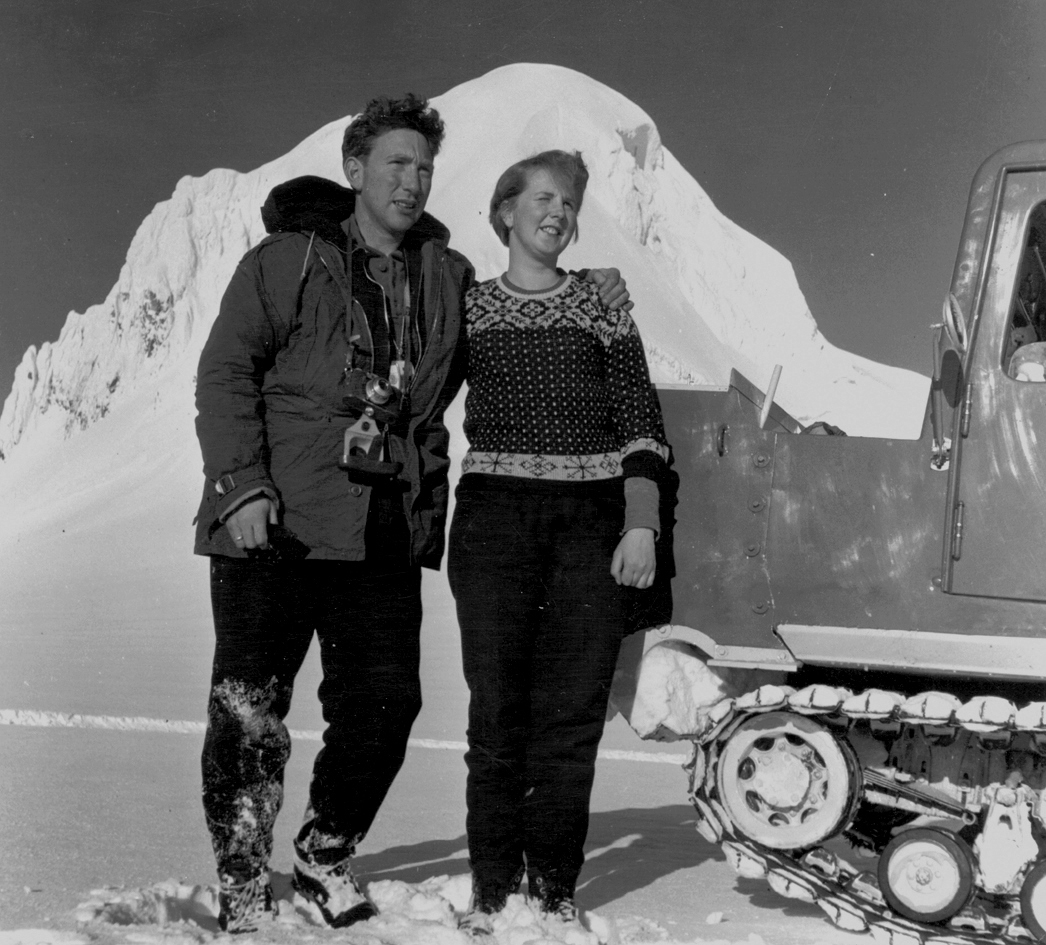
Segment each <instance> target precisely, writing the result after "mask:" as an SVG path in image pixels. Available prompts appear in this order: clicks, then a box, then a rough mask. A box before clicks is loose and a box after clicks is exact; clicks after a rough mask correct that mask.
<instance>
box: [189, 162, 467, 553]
mask: <svg viewBox="0 0 1046 945" xmlns="http://www.w3.org/2000/svg"><path fill="white" fill-rule="evenodd" d="M354 203H355V195H354V194H353V192H352V191H351V190H348V189H346V188H344V187H340V186H338V185H337V184H335V183H333V182H331V181H328V180H325V179H322V178H317V177H303V178H297V179H295V180H293V181H289V182H288V183H286V184H283V185H281V186H279V187H277V188H275V189H274V190H273V192H272V193H271V194H270V195H269V198H268V200H267V201H266V203H265V206H264V208H263V210H262V218H263V220H264V222H265V224H266V229H267V230H268V231H269V233H270V234H272V235H270V236H268V237H266V239H265V240H263V241H262V242H261V243H260V244H259V245H258V246H257V247H255V248H254V249H252V250H251V251H250V252H248V253H247V255H246V256H244V257H243V259H242V260H241V261H240V263H239V265H238V266H237V269H236V273H235V274H234V275H233V277H232V280H231V282H230V283H229V286H228V288H227V289H226V291H225V295H224V297H223V299H222V304H221V309H220V311H219V314H218V317H217V319H216V320H215V323H214V326H213V328H212V329H211V334H210V337H209V338H208V340H207V343H206V345H205V346H204V349H203V353H202V355H201V357H200V366H199V371H198V375H197V386H196V406H197V410H198V416H197V420H196V431H197V435H198V437H199V440H200V447H201V450H202V452H203V463H204V475H205V476H206V477H207V482H206V484H205V486H204V491H203V500H202V502H201V503H200V510H199V515H198V518H197V530H196V548H195V550H196V553H197V554H203V555H210V554H221V555H230V556H235V557H243V556H244V555H245V552H244V551H241V550H239V549H237V548H236V546H235V545H234V544H233V542H232V539H231V537H230V535H229V533H228V529H227V528H226V527H225V526H224V525H223V524H222V521H223V519H224V518H225V517H226V516H227V515H228V514H229V513H230V512H231V511H233V510H234V509H235V508H236V507H237V506H238V505H240V504H241V503H242V502H243V501H244V497H245V496H249V495H252V494H255V493H258V492H263V493H266V494H268V495H270V496H272V497H274V498H276V499H277V501H278V502H279V509H280V513H279V514H280V526H281V528H280V529H279V530H278V534H279V535H280V536H282V537H284V538H289V537H293V539H295V540H296V541H297V542H301V543H302V545H300V546H297V547H301V548H302V552H304V549H305V548H307V549H308V557H309V558H326V559H335V560H346V561H359V560H362V559H363V558H364V557H365V553H366V549H365V547H364V532H365V527H366V522H367V512H368V507H369V503H370V497H371V491H372V487H371V486H369V485H363V484H359V483H354V482H352V481H350V479H349V477H348V474H347V473H346V472H345V471H344V470H342V469H340V468H339V466H338V460H339V459H340V458H341V453H342V444H343V436H344V432H345V428H346V427H347V426H348V425H349V424H351V423H352V421H353V420H354V419H355V417H354V415H353V414H352V413H351V411H350V410H349V409H347V408H346V406H345V403H344V400H343V398H344V394H345V390H344V387H343V385H342V384H341V381H342V377H343V372H344V368H345V365H346V355H347V353H348V351H349V336H350V331H349V330H348V329H347V322H346V312H347V306H348V300H349V298H350V297H351V298H352V305H353V309H354V315H355V317H354V318H353V319H352V326H353V327H352V332H354V333H355V334H356V335H359V336H361V337H358V338H357V344H358V345H360V347H361V349H362V352H363V354H364V355H365V356H369V355H371V354H374V355H376V360H377V361H378V362H379V363H380V362H381V361H382V357H381V355H382V352H383V350H384V349H383V347H382V346H383V344H385V343H386V341H385V339H384V338H383V337H381V336H376V337H375V336H374V335H375V334H376V333H375V332H372V331H370V330H369V328H368V322H367V319H366V317H365V316H364V315H363V311H364V309H367V310H369V311H370V313H371V324H372V325H373V324H374V320H375V317H377V324H378V325H379V326H380V325H383V324H384V318H385V316H384V313H383V311H382V307H384V306H385V299H384V296H383V294H382V292H381V290H380V287H378V286H377V285H376V284H375V283H374V282H373V280H371V279H368V277H367V274H366V271H365V267H364V257H365V255H366V252H367V251H366V250H365V249H364V248H363V247H361V246H359V245H357V244H356V243H355V242H352V241H350V239H349V225H348V224H349V221H348V218H349V216H350V215H351V214H352V211H353V207H354ZM448 239H449V233H448V231H447V229H446V228H445V227H444V226H443V225H442V224H441V223H439V222H438V221H437V220H436V219H435V218H433V217H432V216H430V215H429V214H427V213H426V214H422V217H421V219H420V220H419V221H418V222H417V223H416V224H415V225H414V226H413V227H412V228H411V229H410V230H409V231H408V232H407V234H406V236H405V237H404V240H403V243H402V244H401V250H402V251H403V253H404V256H405V257H406V260H407V272H408V277H409V284H410V298H411V300H412V301H411V310H412V312H413V313H414V314H415V315H416V329H417V332H418V335H419V336H420V337H419V339H418V340H419V342H420V345H421V350H420V353H419V354H418V355H417V358H416V373H415V375H414V378H413V381H412V382H411V385H410V388H409V397H408V403H409V416H408V419H407V422H406V423H404V424H401V425H400V427H399V429H398V430H397V431H396V432H394V433H392V434H391V435H390V437H389V451H390V458H391V459H393V460H398V461H399V462H402V463H403V472H402V473H401V474H400V479H401V481H402V489H403V491H402V498H403V507H404V510H405V512H406V513H407V517H408V521H409V524H410V530H411V557H412V560H413V561H414V563H416V564H421V565H423V566H426V567H432V568H438V567H439V562H440V559H441V557H442V554H443V543H444V525H445V522H446V516H447V497H448V481H447V474H448V467H449V465H450V460H449V458H448V455H447V448H448V441H449V435H448V433H447V429H446V427H445V426H444V424H443V414H444V411H445V410H446V408H447V406H448V405H449V404H450V402H451V401H452V400H453V399H454V397H455V395H456V394H457V393H458V390H459V389H460V387H461V384H462V382H463V380H464V376H465V365H466V354H465V343H464V330H463V323H464V319H463V311H464V302H465V293H466V291H467V290H468V287H469V286H470V285H471V284H472V282H473V280H474V272H473V269H472V266H471V264H470V263H469V262H468V260H467V259H465V257H464V256H462V255H460V254H459V253H456V252H454V251H453V250H451V249H449V248H448V246H447V241H448ZM350 247H351V250H350ZM349 260H352V268H351V270H348V269H347V268H346V266H347V262H348V261H349ZM375 307H376V308H377V315H376V313H375V311H374V309H375ZM385 311H387V309H385ZM361 325H362V326H363V330H362V332H361V331H360V330H359V329H360V326H361ZM368 335H371V336H372V337H368ZM415 350H417V349H415ZM386 363H387V352H386Z"/></svg>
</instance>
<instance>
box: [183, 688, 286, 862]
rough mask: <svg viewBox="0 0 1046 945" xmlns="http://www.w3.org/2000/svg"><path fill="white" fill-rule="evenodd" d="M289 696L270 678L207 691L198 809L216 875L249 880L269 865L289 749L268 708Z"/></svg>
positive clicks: (279, 722) (282, 728) (280, 725)
mask: <svg viewBox="0 0 1046 945" xmlns="http://www.w3.org/2000/svg"><path fill="white" fill-rule="evenodd" d="M288 698H289V694H287V693H283V692H281V691H280V687H279V686H278V684H277V681H276V679H275V677H273V678H272V679H271V680H270V681H269V683H268V684H267V685H266V686H264V687H261V688H259V687H257V686H252V685H250V684H247V683H244V682H242V681H239V680H234V679H229V678H226V679H224V680H222V682H220V683H218V684H217V685H215V686H213V687H212V689H211V696H210V701H209V703H208V707H207V735H206V737H205V739H204V745H203V759H202V762H203V807H204V815H205V817H206V819H207V829H208V830H209V831H210V834H211V844H212V846H213V848H214V855H215V858H216V860H217V863H218V872H219V874H226V875H228V876H232V877H236V878H238V879H241V880H247V879H250V878H252V877H254V876H257V875H259V874H260V873H261V872H262V871H264V870H265V869H266V867H267V866H268V863H269V857H270V856H271V854H272V830H273V824H274V823H275V821H276V815H277V814H278V813H279V810H280V806H281V805H282V803H283V770H284V767H285V766H286V764H287V759H288V758H289V757H290V750H291V739H290V733H289V732H288V731H287V728H286V726H285V725H284V724H283V722H282V720H281V718H280V716H279V714H278V713H277V712H275V711H274V709H273V706H274V704H275V703H277V702H278V701H282V702H286V701H287V699H288Z"/></svg>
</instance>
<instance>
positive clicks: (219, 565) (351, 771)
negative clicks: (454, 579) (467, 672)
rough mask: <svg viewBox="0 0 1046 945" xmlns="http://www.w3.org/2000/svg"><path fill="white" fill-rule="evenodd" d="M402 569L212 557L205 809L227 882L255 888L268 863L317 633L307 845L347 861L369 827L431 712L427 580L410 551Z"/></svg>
mask: <svg viewBox="0 0 1046 945" xmlns="http://www.w3.org/2000/svg"><path fill="white" fill-rule="evenodd" d="M400 547H401V548H403V546H402V545H400ZM399 560H400V561H402V562H403V563H397V562H395V561H391V560H388V559H386V560H378V561H373V560H372V561H368V562H350V561H311V560H305V561H301V560H299V561H271V560H266V559H265V558H264V557H260V558H257V559H241V558H224V557H217V556H216V557H213V558H212V559H211V601H212V606H213V611H214V622H215V633H216V644H215V652H214V665H213V671H212V676H211V694H210V700H209V703H208V713H207V716H208V717H207V735H206V738H205V740H204V748H203V805H204V813H205V815H206V818H207V826H208V829H209V830H210V833H211V840H212V844H213V846H214V852H215V856H216V858H217V862H218V871H219V873H225V874H228V875H230V876H233V877H242V878H247V877H250V876H254V875H257V874H258V873H260V872H261V871H262V870H264V869H265V868H266V867H267V865H268V862H269V857H270V855H271V853H272V830H273V823H274V821H275V819H276V815H277V813H278V812H279V809H280V805H281V803H282V801H283V771H284V767H285V766H286V763H287V759H288V757H289V755H290V748H291V741H290V735H289V734H288V731H287V728H286V727H285V725H284V724H283V720H284V718H285V717H286V715H287V712H288V710H289V709H290V702H291V692H292V688H293V685H294V677H295V675H296V674H297V672H298V670H299V668H300V667H301V665H302V662H303V660H304V659H305V654H306V652H307V651H308V648H309V644H310V642H311V640H312V636H313V633H315V634H316V635H317V637H318V638H319V645H320V659H321V663H322V667H323V681H322V683H321V685H320V688H319V697H320V702H321V704H322V706H323V719H324V721H325V722H326V724H327V727H326V730H325V732H324V734H323V748H322V749H321V750H320V752H319V754H318V755H317V756H316V761H315V765H314V767H313V773H312V782H311V785H310V788H309V810H308V811H307V813H306V821H307V823H306V828H307V829H306V831H305V832H306V833H308V834H309V836H308V846H309V849H330V850H335V849H342V850H344V851H345V855H346V856H348V855H349V854H351V853H352V852H353V849H354V848H355V845H356V844H357V843H358V842H359V840H360V839H361V838H362V837H363V835H364V834H365V833H366V832H367V830H368V828H369V827H370V825H371V822H372V821H373V820H374V816H375V814H376V813H377V811H378V808H379V806H380V805H381V802H382V800H383V799H384V798H385V795H386V793H387V792H388V789H389V787H390V785H391V784H392V781H393V779H394V778H395V776H396V773H397V772H398V771H399V769H400V766H401V765H402V763H403V758H404V754H405V752H406V747H407V738H408V736H409V734H410V728H411V725H412V723H413V722H414V719H415V718H416V717H417V714H418V712H419V711H420V709H421V686H420V682H419V679H418V668H419V629H420V626H421V596H420V588H421V575H420V571H419V569H418V568H417V567H415V566H412V565H408V564H406V563H405V562H406V552H405V550H404V553H403V555H402V557H401V558H400V559H399ZM310 822H311V828H310V827H309V823H310Z"/></svg>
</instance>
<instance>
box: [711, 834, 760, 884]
mask: <svg viewBox="0 0 1046 945" xmlns="http://www.w3.org/2000/svg"><path fill="white" fill-rule="evenodd" d="M722 850H723V853H725V854H726V861H727V863H729V864H730V865H731V866H732V867H733V870H734V872H735V873H737V875H738V876H743V877H744V878H745V879H762V878H763V877H764V876H766V873H767V865H766V860H764V859H763V858H762V857H761V856H760V855H759V854H758V853H754V852H752V851H751V850H748V849H746V848H745V847H743V846H741V845H740V844H738V843H734V842H733V841H732V840H726V841H725V842H724V843H723V845H722Z"/></svg>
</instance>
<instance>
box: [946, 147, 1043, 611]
mask: <svg viewBox="0 0 1046 945" xmlns="http://www.w3.org/2000/svg"><path fill="white" fill-rule="evenodd" d="M994 214H995V215H994V218H993V219H992V221H991V222H990V223H989V231H988V232H989V237H988V239H987V240H986V248H985V254H986V258H987V260H988V264H987V266H986V268H985V271H984V276H983V284H982V285H981V286H980V287H979V291H978V292H977V293H976V295H975V296H974V305H975V311H973V312H971V313H967V318H968V320H969V326H970V330H969V335H970V351H969V352H968V354H967V370H966V375H965V376H966V388H965V390H964V393H963V405H962V409H961V410H960V411H959V414H958V420H957V422H956V427H955V430H954V434H953V448H952V464H953V469H952V470H951V482H950V489H949V499H950V502H949V509H948V522H947V525H948V527H947V528H946V529H945V536H946V537H945V543H946V547H945V548H944V554H943V563H944V568H943V571H944V574H943V580H944V587H945V589H946V590H947V591H950V592H951V593H954V594H971V595H976V596H980V597H1006V598H1017V599H1026V600H1046V382H1042V381H1037V380H1019V379H1016V378H1015V377H1011V376H1010V373H1009V371H1008V369H1009V368H1010V367H1011V365H1012V367H1013V369H1014V370H1017V366H1018V363H1019V362H1020V361H1021V360H1022V358H1023V359H1025V360H1034V359H1033V358H1031V355H1032V354H1034V353H1035V351H1036V350H1037V349H1033V348H1028V347H1025V346H1026V345H1029V344H1032V345H1035V344H1038V345H1042V347H1043V349H1046V344H1043V342H1046V337H1044V336H1046V329H1044V327H1043V318H1044V317H1046V265H1044V261H1046V167H1043V166H1042V165H1041V164H1040V165H1038V166H1029V165H1025V166H1024V167H1023V168H1022V167H1010V168H1006V169H1005V170H1004V172H1003V174H1002V175H1001V180H1000V183H999V185H998V191H997V194H996V199H995V201H994ZM1016 351H1021V352H1022V354H1021V355H1019V356H1017V357H1016V360H1015V358H1014V356H1015V352H1016ZM1026 373H1028V374H1029V375H1030V376H1032V377H1036V376H1037V375H1036V372H1035V371H1029V372H1026Z"/></svg>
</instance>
